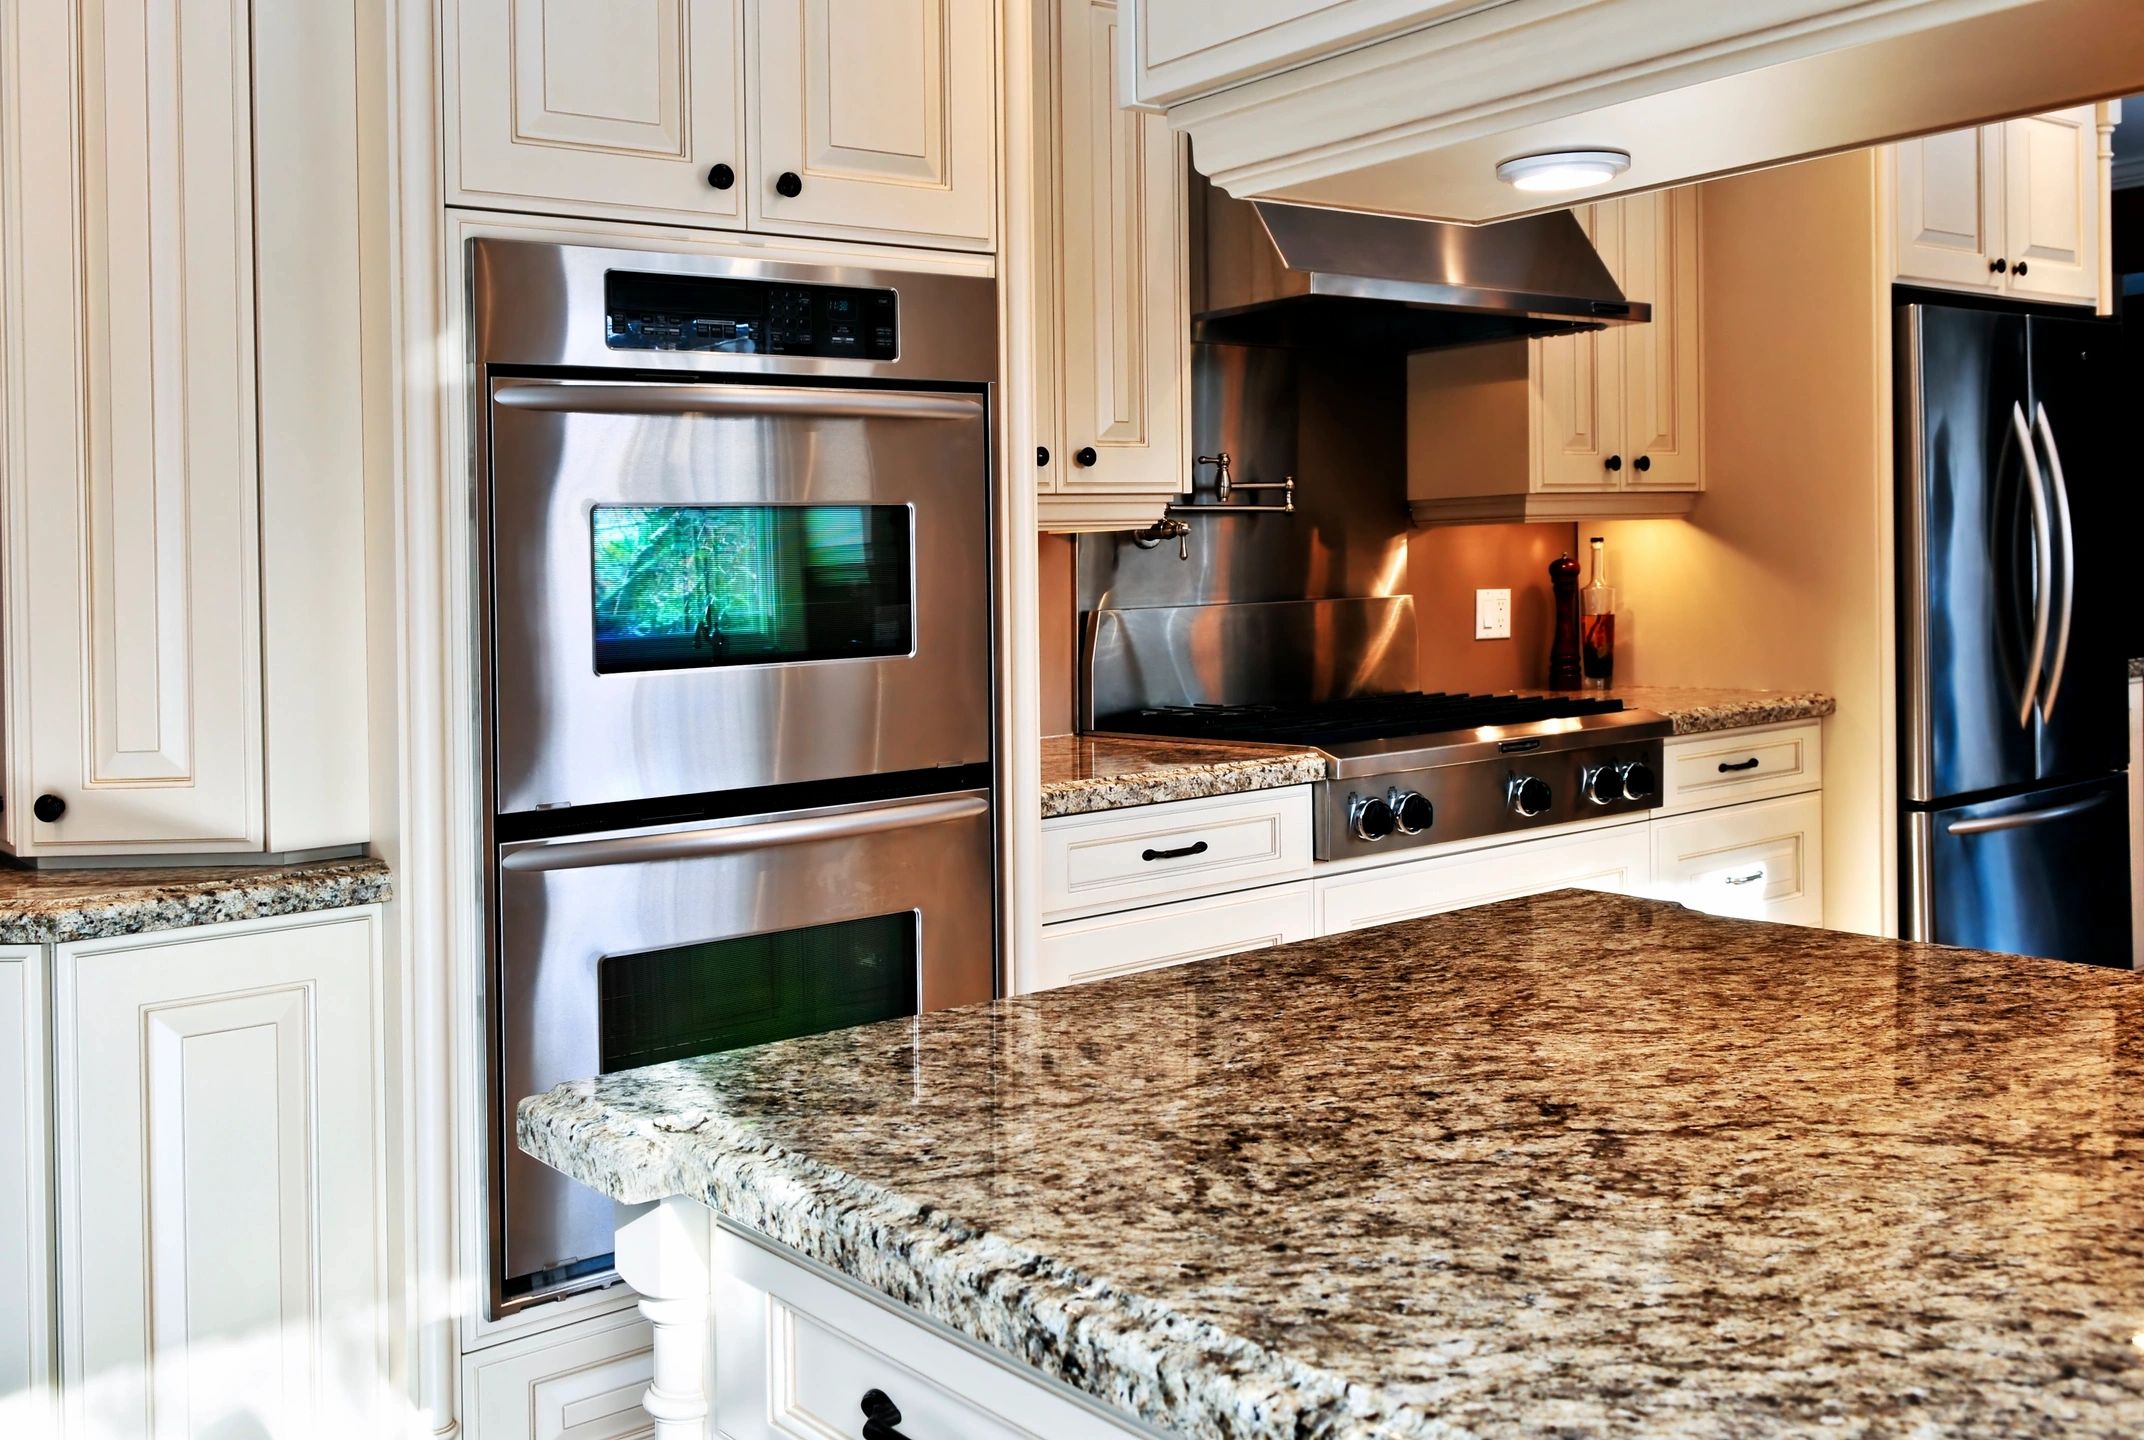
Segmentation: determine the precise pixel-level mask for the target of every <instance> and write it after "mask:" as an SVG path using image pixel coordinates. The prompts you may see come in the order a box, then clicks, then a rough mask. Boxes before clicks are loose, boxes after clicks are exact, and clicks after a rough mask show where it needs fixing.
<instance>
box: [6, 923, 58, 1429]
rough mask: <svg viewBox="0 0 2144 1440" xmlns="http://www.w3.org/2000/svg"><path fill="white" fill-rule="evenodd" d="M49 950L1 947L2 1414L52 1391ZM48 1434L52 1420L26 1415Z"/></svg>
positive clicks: (36, 1402)
mask: <svg viewBox="0 0 2144 1440" xmlns="http://www.w3.org/2000/svg"><path fill="white" fill-rule="evenodd" d="M44 975H45V952H44V951H43V950H42V949H40V948H38V947H35V946H20V947H15V946H10V947H8V948H6V949H0V1408H5V1407H10V1406H16V1405H24V1404H28V1405H31V1406H36V1405H41V1404H42V1400H41V1399H40V1398H39V1397H38V1396H34V1395H32V1396H27V1397H26V1396H25V1392H26V1391H31V1390H33V1389H35V1390H38V1391H49V1389H50V1386H51V1383H52V1215H51V1204H50V1199H49V1190H48V1187H49V1186H50V1185H51V1183H52V1167H51V1141H50V1137H49V1135H48V1133H47V1130H46V1119H47V1113H48V1112H47V1098H46V1088H47V1081H48V1079H49V1077H50V1076H51V1073H52V1067H51V1061H50V1059H49V1058H48V1056H47V1054H46V1049H45V983H44ZM23 1418H24V1419H26V1420H28V1421H29V1424H28V1427H27V1430H28V1433H30V1434H32V1435H35V1434H39V1433H41V1432H40V1429H39V1422H40V1421H41V1420H43V1419H44V1418H45V1417H44V1416H42V1415H40V1414H37V1413H35V1412H34V1411H33V1412H31V1413H29V1414H26V1415H24V1416H23Z"/></svg>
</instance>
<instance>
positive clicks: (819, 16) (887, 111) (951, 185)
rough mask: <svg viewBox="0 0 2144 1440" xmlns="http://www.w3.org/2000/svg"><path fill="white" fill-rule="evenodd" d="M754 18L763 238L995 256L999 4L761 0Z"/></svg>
mask: <svg viewBox="0 0 2144 1440" xmlns="http://www.w3.org/2000/svg"><path fill="white" fill-rule="evenodd" d="M751 16H752V20H751V35H750V42H749V43H750V45H751V53H752V56H753V61H754V64H753V69H752V74H753V77H754V85H755V87H756V89H755V93H754V96H753V118H754V131H753V136H752V152H753V155H754V156H755V159H756V164H755V165H754V167H753V171H752V174H751V176H750V183H749V190H748V195H749V214H750V216H751V223H752V228H754V229H766V230H787V231H794V232H798V233H815V234H816V233H826V234H843V235H851V236H856V237H858V238H887V239H912V240H920V241H922V242H923V243H925V244H941V245H946V246H951V247H956V248H962V249H978V250H981V249H988V248H989V246H990V243H991V238H992V236H993V235H994V234H995V230H996V227H995V223H994V220H995V205H996V194H997V189H996V178H995V166H996V153H997V124H996V118H995V113H996V112H995V108H994V103H995V102H994V99H993V97H994V96H995V94H996V88H997V87H996V66H997V58H996V57H997V43H996V21H995V10H994V7H993V6H992V5H991V4H990V0H752V10H751ZM784 175H793V176H795V177H796V179H797V181H798V184H799V187H800V188H799V189H798V192H797V194H795V195H794V196H789V195H784V194H782V193H781V191H780V189H779V188H778V187H779V185H780V182H781V179H782V177H783V176H784Z"/></svg>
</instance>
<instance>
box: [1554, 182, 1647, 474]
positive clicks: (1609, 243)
mask: <svg viewBox="0 0 2144 1440" xmlns="http://www.w3.org/2000/svg"><path fill="white" fill-rule="evenodd" d="M1624 203H1625V202H1623V201H1620V200H1605V201H1602V202H1601V203H1600V204H1598V205H1582V206H1579V207H1577V208H1576V209H1574V210H1573V211H1572V213H1573V214H1574V215H1576V216H1577V217H1578V221H1579V224H1580V225H1581V226H1583V227H1584V229H1585V232H1586V234H1587V236H1588V237H1589V238H1591V239H1592V241H1593V244H1594V248H1596V249H1597V250H1599V251H1600V254H1601V259H1602V261H1603V262H1604V263H1605V264H1606V265H1607V266H1608V273H1609V274H1611V275H1613V276H1615V277H1616V278H1617V280H1618V282H1621V280H1622V276H1623V239H1622V236H1623V220H1622V211H1623V205H1624ZM1530 343H1531V344H1532V345H1533V347H1534V364H1533V372H1534V386H1535V389H1536V392H1537V393H1536V396H1535V402H1534V424H1535V434H1534V463H1535V465H1536V466H1537V467H1538V474H1537V483H1536V486H1535V488H1536V489H1539V490H1604V489H1615V488H1619V482H1620V480H1621V478H1622V475H1623V474H1625V473H1627V467H1626V470H1625V471H1621V472H1612V471H1610V470H1609V469H1608V468H1607V461H1608V458H1609V457H1610V456H1611V455H1618V454H1621V452H1622V448H1623V435H1622V429H1623V416H1622V402H1621V398H1620V397H1621V395H1622V391H1623V376H1622V369H1623V345H1622V341H1621V340H1620V339H1619V338H1618V336H1617V333H1616V332H1615V331H1612V330H1592V331H1588V332H1586V333H1585V334H1582V335H1558V336H1555V337H1553V338H1551V339H1547V340H1535V341H1532V342H1530ZM1624 459H1625V460H1626V461H1627V460H1628V459H1629V457H1628V456H1624Z"/></svg>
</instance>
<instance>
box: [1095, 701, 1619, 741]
mask: <svg viewBox="0 0 2144 1440" xmlns="http://www.w3.org/2000/svg"><path fill="white" fill-rule="evenodd" d="M1622 708H1623V702H1622V701H1620V700H1610V699H1606V698H1598V697H1592V696H1584V695H1462V694H1453V693H1446V692H1437V693H1434V694H1423V693H1420V692H1418V691H1409V692H1406V693H1404V694H1398V695H1362V696H1357V697H1355V698H1353V699H1349V700H1325V701H1318V702H1315V703H1312V704H1303V705H1162V706H1156V707H1153V708H1150V709H1142V710H1124V711H1119V712H1118V713H1117V714H1114V715H1105V716H1102V717H1101V719H1100V721H1099V722H1098V723H1097V724H1096V726H1095V728H1096V729H1097V730H1100V731H1104V732H1108V733H1114V734H1125V735H1170V736H1179V737H1182V738H1184V739H1198V740H1256V741H1269V742H1274V743H1282V744H1285V743H1291V742H1292V743H1301V744H1313V745H1314V744H1318V743H1320V742H1331V743H1338V742H1341V741H1346V740H1389V739H1396V738H1399V737H1401V736H1407V735H1434V734H1440V733H1443V732H1445V731H1451V730H1471V729H1474V728H1476V727H1477V726H1482V725H1524V724H1530V723H1533V722H1536V721H1541V720H1569V719H1575V718H1579V717H1582V716H1586V715H1607V714H1612V713H1614V712H1616V711H1619V710H1621V709H1622Z"/></svg>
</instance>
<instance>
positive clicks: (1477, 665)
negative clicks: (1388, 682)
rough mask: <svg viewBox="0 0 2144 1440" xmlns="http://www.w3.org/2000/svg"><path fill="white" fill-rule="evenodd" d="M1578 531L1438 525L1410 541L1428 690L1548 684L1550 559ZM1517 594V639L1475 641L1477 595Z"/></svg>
mask: <svg viewBox="0 0 2144 1440" xmlns="http://www.w3.org/2000/svg"><path fill="white" fill-rule="evenodd" d="M1574 533H1575V530H1574V527H1573V526H1571V525H1568V524H1559V525H1438V526H1432V527H1429V528H1427V529H1422V530H1416V531H1415V532H1413V533H1412V534H1411V535H1409V536H1408V537H1407V588H1408V590H1409V591H1410V592H1411V593H1412V594H1413V595H1414V603H1415V619H1416V623H1417V625H1418V627H1419V632H1418V633H1419V635H1420V640H1419V644H1418V653H1419V654H1420V656H1421V661H1420V663H1421V684H1422V688H1423V689H1425V690H1519V689H1526V688H1528V687H1531V686H1538V685H1542V684H1545V683H1546V682H1547V679H1548V647H1549V640H1550V630H1551V624H1550V622H1551V609H1550V598H1551V592H1550V590H1549V583H1548V567H1549V562H1550V561H1552V560H1554V559H1555V558H1556V557H1557V556H1558V555H1560V554H1562V553H1564V552H1565V551H1567V550H1570V549H1571V547H1572V538H1571V537H1572V535H1573V534H1574ZM1501 588H1508V589H1510V591H1511V638H1510V639H1509V640H1476V639H1475V638H1474V592H1475V590H1477V589H1501Z"/></svg>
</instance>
